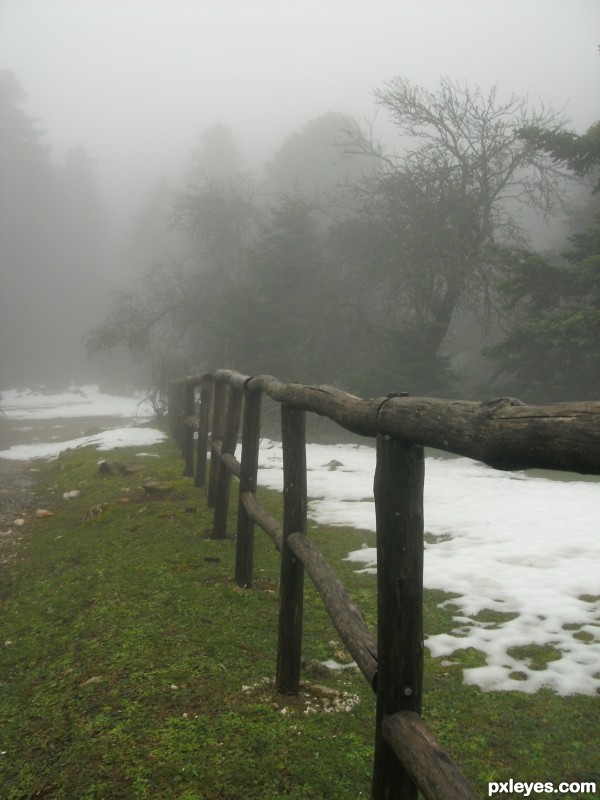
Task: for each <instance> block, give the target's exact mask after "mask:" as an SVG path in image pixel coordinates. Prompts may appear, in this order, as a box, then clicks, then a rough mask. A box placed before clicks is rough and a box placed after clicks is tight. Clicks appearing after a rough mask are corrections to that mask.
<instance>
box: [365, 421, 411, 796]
mask: <svg viewBox="0 0 600 800" xmlns="http://www.w3.org/2000/svg"><path fill="white" fill-rule="evenodd" d="M423 482H424V457H423V448H421V447H416V446H414V445H409V444H405V443H404V442H401V441H398V440H395V439H392V438H390V437H389V436H378V437H377V467H376V470H375V482H374V495H375V515H376V527H377V563H378V564H380V565H383V568H382V567H381V566H380V568H379V569H378V570H377V710H376V721H375V761H374V767H373V785H372V793H371V797H372V798H373V800H384V798H385V800H413V798H414V799H415V800H416V797H417V788H416V786H415V784H414V782H413V780H412V778H411V777H410V775H409V774H408V772H407V771H406V769H405V768H404V767H403V766H402V765H401V764H400V763H399V762H398V760H397V758H396V756H395V755H394V753H393V751H392V750H391V748H390V746H389V744H388V743H387V742H386V741H385V739H384V738H383V734H382V729H381V723H382V721H383V718H384V717H385V716H386V715H387V714H394V713H395V712H397V711H403V710H410V711H416V712H417V713H420V712H421V698H422V692H423V649H424V645H423Z"/></svg>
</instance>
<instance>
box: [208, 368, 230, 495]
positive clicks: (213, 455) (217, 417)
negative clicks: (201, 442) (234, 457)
mask: <svg viewBox="0 0 600 800" xmlns="http://www.w3.org/2000/svg"><path fill="white" fill-rule="evenodd" d="M228 389H229V387H228V385H227V384H226V383H223V382H222V381H216V382H215V384H214V389H213V426H212V436H211V437H210V439H211V442H210V475H209V478H208V492H207V498H206V502H207V505H208V507H209V508H214V505H215V494H216V489H217V482H218V479H219V471H220V467H221V447H222V445H223V426H224V425H225V414H226V411H227V395H228Z"/></svg>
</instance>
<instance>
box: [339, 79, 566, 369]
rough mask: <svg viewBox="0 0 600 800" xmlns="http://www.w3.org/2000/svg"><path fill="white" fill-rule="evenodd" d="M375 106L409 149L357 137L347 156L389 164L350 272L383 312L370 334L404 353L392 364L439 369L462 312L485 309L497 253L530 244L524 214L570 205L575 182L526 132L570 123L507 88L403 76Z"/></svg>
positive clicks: (361, 216)
mask: <svg viewBox="0 0 600 800" xmlns="http://www.w3.org/2000/svg"><path fill="white" fill-rule="evenodd" d="M375 97H376V100H377V103H378V104H379V105H380V106H381V107H382V108H384V109H385V110H386V111H387V112H388V114H389V117H390V119H391V121H392V122H393V124H394V126H395V128H396V130H397V131H398V133H399V134H400V140H399V142H398V146H397V149H395V150H394V151H392V152H389V151H387V150H385V149H384V148H383V146H382V145H381V143H379V142H377V141H376V140H375V139H374V137H373V131H372V129H370V130H367V131H364V130H362V129H360V128H357V127H349V128H348V130H347V131H346V135H347V145H346V150H347V152H348V153H349V154H353V155H361V156H369V157H371V158H372V159H374V160H375V162H376V163H377V165H378V168H377V170H376V171H375V173H374V177H372V178H370V179H369V180H368V181H367V182H365V183H364V184H363V186H362V187H361V188H362V193H363V203H362V205H361V207H360V209H359V211H358V213H357V219H356V220H354V221H353V222H352V223H351V224H350V225H349V226H347V227H348V229H349V231H350V241H349V246H348V248H347V262H348V263H349V266H350V268H351V270H353V271H354V272H355V273H356V272H357V271H358V273H359V274H360V275H361V276H363V281H362V283H361V286H360V290H361V292H363V296H365V294H366V295H370V296H377V297H379V298H381V301H382V302H375V303H371V307H373V306H374V307H375V309H376V318H375V321H373V317H372V315H368V314H367V315H366V318H363V320H362V322H363V323H364V324H365V326H366V328H367V329H369V326H371V327H372V328H373V327H374V328H375V333H376V335H377V336H379V338H381V336H380V334H381V333H382V332H385V336H386V337H387V338H388V340H390V341H395V342H396V343H397V352H396V353H395V354H394V355H393V358H396V359H401V358H402V357H403V355H404V357H405V356H406V351H407V350H409V349H410V350H411V352H413V353H414V352H416V351H417V350H418V352H419V358H420V359H434V358H435V357H436V356H437V355H438V354H439V352H440V348H441V346H442V343H443V340H444V338H445V336H446V333H447V332H448V329H449V327H450V324H451V322H452V319H453V317H454V315H455V313H456V311H457V310H458V309H459V308H461V307H464V306H465V305H467V304H469V303H470V304H472V305H477V306H478V307H479V308H485V307H486V305H487V302H486V301H487V298H488V294H489V291H490V286H491V284H492V277H493V274H494V266H495V256H494V253H495V247H496V246H497V245H500V244H501V245H504V246H506V245H511V244H513V245H514V244H516V243H519V244H523V243H524V240H525V236H524V233H523V230H522V226H521V225H520V224H519V220H518V214H519V211H520V210H521V209H522V207H523V206H527V207H530V208H534V209H535V210H536V211H538V212H539V213H541V214H549V213H550V212H551V211H552V209H553V208H555V207H556V204H557V203H559V202H560V199H561V194H562V192H563V190H564V181H565V180H566V176H565V175H564V173H563V171H562V170H561V168H560V166H559V165H557V163H556V162H554V161H552V159H551V158H549V157H548V156H547V155H546V154H545V153H543V152H541V151H540V150H539V149H538V148H536V147H535V146H533V145H532V144H531V143H530V142H528V141H526V140H525V139H523V137H522V136H520V135H519V131H521V130H522V129H523V128H526V127H531V126H535V127H543V128H546V129H547V128H552V129H553V130H561V129H562V128H563V126H564V124H565V120H564V118H563V116H562V115H561V114H559V113H556V112H555V111H553V110H551V109H545V108H541V109H540V110H537V111H531V110H530V109H529V107H528V103H527V100H526V99H523V98H518V97H515V96H512V97H510V98H509V99H508V100H505V101H502V100H501V99H500V98H499V92H498V89H497V87H493V88H492V89H491V90H490V91H489V92H488V93H487V94H484V93H483V92H482V91H481V90H480V89H479V88H475V89H471V88H470V87H469V86H468V85H467V84H462V83H453V82H452V81H450V80H447V79H443V80H442V81H441V83H440V86H439V89H438V90H437V91H436V92H430V91H428V90H426V89H423V88H420V87H418V86H413V85H412V84H411V83H410V82H409V81H408V80H406V79H404V78H400V77H399V78H395V79H394V80H392V81H391V82H390V83H388V84H387V85H386V86H385V87H384V88H383V89H380V90H377V91H376V92H375ZM357 225H358V227H357ZM359 227H360V228H361V236H360V237H358V236H356V231H357V230H358V229H359ZM353 231H354V233H353ZM369 231H370V232H369ZM353 236H354V238H353V239H352V237H353ZM362 243H364V244H362ZM365 307H367V308H368V307H369V303H368V302H366V303H364V304H363V308H365Z"/></svg>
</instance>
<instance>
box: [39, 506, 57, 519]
mask: <svg viewBox="0 0 600 800" xmlns="http://www.w3.org/2000/svg"><path fill="white" fill-rule="evenodd" d="M35 515H36V517H37V518H38V519H43V518H44V517H53V516H54V514H53V513H52V511H48V510H47V509H45V508H38V510H37V511H36V512H35Z"/></svg>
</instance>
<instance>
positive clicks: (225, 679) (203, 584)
mask: <svg viewBox="0 0 600 800" xmlns="http://www.w3.org/2000/svg"><path fill="white" fill-rule="evenodd" d="M146 452H148V453H154V454H158V455H159V456H160V457H159V458H153V457H144V458H142V457H140V456H138V455H136V451H135V450H130V449H123V450H120V451H115V452H112V453H111V454H109V456H108V458H109V459H117V460H118V461H119V462H121V463H122V464H124V465H125V466H126V467H128V468H131V471H128V472H123V473H118V474H114V475H107V476H102V475H100V474H99V472H98V460H99V458H101V455H99V454H98V453H97V452H96V451H94V450H90V449H86V450H77V451H73V452H68V453H66V454H63V455H62V456H61V457H60V458H59V459H58V460H56V461H53V462H49V463H47V464H42V465H40V467H39V469H40V471H39V473H37V476H38V478H39V481H40V483H39V485H38V488H37V491H38V492H39V496H38V499H37V503H38V507H40V508H47V509H49V510H50V511H52V512H53V515H52V516H48V517H45V518H41V519H32V518H28V519H27V520H26V524H25V526H24V527H23V529H22V530H23V531H24V538H23V540H22V542H21V544H20V547H19V553H18V557H17V558H16V559H15V560H14V561H13V562H11V563H10V564H9V565H6V566H3V567H1V568H0V576H1V579H2V584H1V585H2V588H1V594H0V615H1V621H2V637H1V641H0V657H1V662H0V665H1V666H0V786H2V787H3V790H2V795H1V797H2V798H4V799H5V800H26V799H29V798H64V799H65V800H84V799H85V800H100V799H101V798H106V799H107V800H108V799H109V798H123V800H138V799H140V800H141V799H142V798H155V799H156V800H170V798H179V799H180V800H199V799H200V798H207V799H208V798H227V800H234V799H237V798H239V799H240V800H241V799H242V798H243V800H259V799H260V800H275V798H281V797H288V798H297V799H298V800H299V799H300V798H306V799H310V798H331V799H332V800H334V799H335V800H346V799H348V800H350V798H352V800H354V799H355V798H359V797H368V796H369V792H370V775H371V766H372V741H373V725H374V707H375V703H374V697H373V695H372V693H371V691H370V689H369V687H368V686H367V684H366V682H365V681H364V679H363V678H362V676H361V675H360V674H358V673H356V672H355V671H353V670H351V669H348V670H344V671H336V672H331V671H329V670H325V669H324V668H323V667H322V666H321V665H320V663H319V662H321V661H323V660H325V659H328V658H332V657H333V658H337V660H340V659H341V660H344V659H345V660H349V659H348V656H347V655H345V654H344V653H343V648H341V646H340V643H339V642H338V641H336V636H335V631H334V629H333V627H332V625H331V623H330V621H329V620H328V618H327V617H326V615H325V613H324V611H323V610H322V607H321V605H320V601H319V599H318V597H317V595H316V593H315V592H314V590H313V588H312V585H311V584H310V582H309V581H307V585H306V589H307V591H306V600H305V623H304V645H303V658H304V674H303V681H304V685H303V691H302V693H301V695H300V696H299V697H297V698H290V697H281V696H278V695H277V694H276V693H275V691H274V689H273V685H272V679H273V677H274V670H275V649H276V631H277V607H278V571H279V570H278V554H277V551H276V550H275V548H274V546H273V545H272V543H271V541H270V539H269V538H268V537H267V536H266V535H265V534H262V533H261V532H260V531H257V536H256V554H255V576H256V582H255V586H254V588H253V589H252V590H251V591H244V590H240V589H238V588H237V587H236V585H235V584H234V582H233V580H232V574H233V567H234V551H235V543H234V541H233V538H229V539H227V540H225V541H219V542H217V541H212V540H210V538H208V537H209V532H210V526H211V517H210V515H209V513H208V512H207V510H206V505H205V501H204V492H203V490H197V489H194V488H193V486H192V485H191V481H190V480H189V479H184V478H182V477H180V476H181V470H182V463H181V460H180V458H179V456H178V453H177V451H176V448H175V447H174V445H173V444H171V443H166V444H162V445H156V446H154V447H152V448H147V449H146ZM148 479H151V480H154V481H161V482H163V483H166V484H167V486H168V491H167V492H166V494H157V495H148V494H147V493H146V492H145V491H144V490H143V489H142V488H141V484H142V483H143V482H145V481H146V480H148ZM73 490H78V491H79V492H80V494H79V495H78V496H77V497H73V498H71V499H68V500H65V499H63V494H64V493H65V492H71V491H73ZM261 497H262V499H263V502H264V504H265V505H267V507H268V508H269V509H270V511H271V512H272V513H274V514H276V515H277V516H279V517H281V513H280V509H281V498H280V496H279V495H278V494H276V493H267V492H263V493H261ZM232 507H234V508H235V498H233V502H232ZM312 527H313V529H312V530H311V532H310V533H311V537H312V538H313V539H314V540H315V541H316V542H318V544H319V545H320V546H321V548H322V550H323V551H324V553H325V555H326V557H327V558H328V560H329V561H330V563H331V564H332V565H334V567H335V569H336V572H337V573H338V575H339V576H340V578H341V579H342V581H343V582H344V584H345V586H346V587H347V589H348V591H349V593H350V595H351V596H352V598H353V599H354V600H355V601H356V602H357V603H358V605H359V606H360V607H361V608H362V609H363V612H364V613H365V617H366V618H367V621H368V622H369V623H371V624H374V622H375V620H374V607H375V579H374V578H373V577H372V576H359V575H356V574H355V573H354V572H353V567H354V565H352V564H350V563H348V562H345V561H344V560H343V558H344V556H345V555H346V553H347V552H348V551H349V550H352V549H357V548H359V547H360V546H361V544H362V543H363V542H368V543H369V544H372V543H373V538H374V537H373V535H372V534H369V533H365V532H361V531H355V530H352V529H342V528H332V529H327V528H324V527H316V526H312ZM230 529H231V530H235V524H234V523H233V522H232V524H231V527H230ZM445 599H447V598H446V597H444V596H442V595H439V594H437V595H436V594H434V593H428V594H427V597H426V608H425V629H426V631H427V632H428V633H438V632H442V631H447V630H449V629H450V628H451V627H452V617H451V609H447V608H446V609H440V608H439V603H440V602H441V601H443V600H445ZM340 651H341V652H340ZM537 657H538V658H539V660H540V668H543V666H544V654H543V653H541V654H538V656H537ZM452 662H453V663H452V665H450V666H448V665H446V666H444V664H447V662H440V661H439V660H432V659H427V663H426V677H425V701H424V714H423V716H424V718H425V719H426V721H427V723H428V724H429V726H430V727H431V729H432V730H433V732H434V734H435V735H436V736H437V737H438V738H439V739H440V740H441V741H442V743H443V744H444V746H445V747H446V748H447V749H448V751H449V752H450V753H451V754H452V756H453V758H454V759H455V760H456V761H457V763H458V764H459V766H460V767H461V768H462V769H463V771H464V772H465V774H466V775H467V777H468V778H469V779H470V780H471V782H472V783H473V784H474V786H475V787H476V789H477V790H478V792H479V793H480V794H481V795H482V796H485V795H486V794H487V782H488V781H506V780H508V779H509V778H511V777H512V778H513V779H514V780H523V781H535V780H540V781H555V782H556V783H558V782H559V781H584V780H596V781H597V782H598V784H599V785H600V772H599V767H598V749H597V743H598V741H599V740H600V736H599V734H600V724H599V714H598V711H599V701H598V699H597V698H590V697H569V698H560V697H558V696H556V695H554V694H553V693H551V692H540V693H538V694H537V695H534V696H531V695H525V694H522V693H519V692H502V693H483V692H481V691H480V690H479V689H477V688H475V687H467V686H463V685H462V669H463V667H464V666H465V665H467V664H469V665H475V664H477V663H481V655H480V654H479V653H477V652H469V651H466V652H461V653H457V654H456V656H455V657H453V658H452ZM323 687H326V688H325V689H324V688H323ZM530 796H531V797H538V795H536V794H531V795H530ZM539 796H540V797H543V796H544V795H539ZM564 796H567V797H568V796H569V795H564ZM561 797H562V795H561ZM573 797H578V798H581V797H592V795H583V794H578V795H573Z"/></svg>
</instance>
